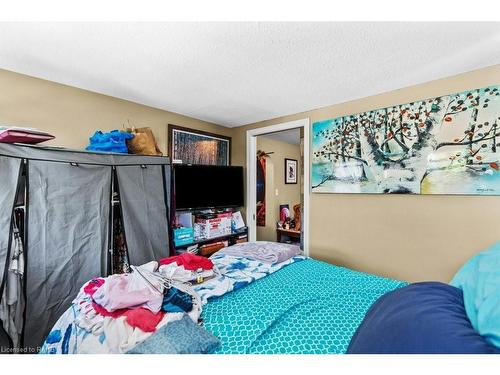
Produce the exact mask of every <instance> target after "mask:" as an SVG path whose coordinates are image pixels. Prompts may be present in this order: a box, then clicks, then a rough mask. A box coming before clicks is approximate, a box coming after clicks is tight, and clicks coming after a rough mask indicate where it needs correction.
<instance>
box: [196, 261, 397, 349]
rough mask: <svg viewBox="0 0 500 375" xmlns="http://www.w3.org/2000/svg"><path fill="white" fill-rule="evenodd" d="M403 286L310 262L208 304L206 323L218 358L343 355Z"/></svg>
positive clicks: (294, 265)
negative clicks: (385, 298)
mask: <svg viewBox="0 0 500 375" xmlns="http://www.w3.org/2000/svg"><path fill="white" fill-rule="evenodd" d="M405 285H407V283H405V282H401V281H397V280H391V279H386V278H382V277H378V276H375V275H370V274H365V273H361V272H356V271H353V270H350V269H347V268H342V267H337V266H332V265H330V264H327V263H324V262H321V261H317V260H313V259H309V258H308V259H305V260H301V261H298V262H295V263H292V264H290V265H287V266H286V267H284V268H282V269H281V270H279V271H278V272H275V273H272V274H270V275H269V276H266V277H264V278H262V279H260V280H256V281H254V282H253V283H251V284H249V285H247V286H245V287H244V288H241V289H238V290H236V291H233V292H231V293H228V294H226V295H224V296H222V297H213V298H210V301H209V303H208V304H207V305H205V306H204V310H203V313H202V318H203V321H204V327H205V328H206V329H208V330H209V331H211V332H212V333H213V334H214V335H215V336H217V337H218V338H219V339H220V340H221V342H222V346H221V347H220V348H219V349H218V350H217V351H216V352H215V353H221V354H223V353H224V354H229V353H232V354H244V353H254V354H257V353H259V354H279V353H286V354H306V353H310V354H326V353H345V352H346V350H347V347H348V345H349V342H350V340H351V337H352V335H353V334H354V332H355V330H356V328H357V327H358V325H359V324H360V323H361V321H362V320H363V317H364V316H365V313H366V312H367V310H368V308H369V307H370V306H371V304H372V303H373V302H375V300H377V298H378V297H380V296H381V295H383V294H385V293H387V292H388V291H390V290H393V289H396V288H399V287H402V286H405Z"/></svg>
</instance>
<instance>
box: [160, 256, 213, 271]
mask: <svg viewBox="0 0 500 375" xmlns="http://www.w3.org/2000/svg"><path fill="white" fill-rule="evenodd" d="M174 262H175V263H177V265H178V266H183V267H184V269H186V270H189V271H196V270H197V269H200V268H201V269H203V270H211V269H212V268H213V267H214V264H213V263H212V261H211V260H210V259H208V258H205V257H202V256H199V255H195V254H191V253H187V252H186V253H183V254H181V255H176V256H172V257H168V258H163V259H160V265H166V264H170V263H174Z"/></svg>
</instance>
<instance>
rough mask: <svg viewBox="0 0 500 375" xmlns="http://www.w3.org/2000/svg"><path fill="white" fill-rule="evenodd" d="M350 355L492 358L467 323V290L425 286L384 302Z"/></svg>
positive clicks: (358, 334)
mask: <svg viewBox="0 0 500 375" xmlns="http://www.w3.org/2000/svg"><path fill="white" fill-rule="evenodd" d="M347 353H351V354H355V353H356V354H382V353H387V354H389V353H392V354H395V353H400V354H412V353H413V354H417V353H420V354H432V353H441V354H451V353H455V354H458V353H460V354H466V353H470V354H483V353H484V354H492V353H500V350H499V349H498V348H495V347H494V346H492V345H490V344H489V343H487V342H486V341H485V340H484V339H483V337H482V336H480V335H479V334H478V333H477V332H476V331H474V328H472V325H471V323H470V321H469V319H468V318H467V315H466V313H465V307H464V302H463V296H462V291H461V290H460V289H458V288H455V287H453V286H451V285H448V284H443V283H439V282H423V283H415V284H411V285H408V286H406V287H404V288H400V289H396V290H394V291H391V292H389V293H387V294H385V295H383V296H382V297H380V298H379V299H378V300H377V301H376V302H375V303H374V304H373V305H372V307H370V309H369V310H368V312H367V314H366V316H365V318H364V320H363V321H362V322H361V325H360V326H359V327H358V329H357V330H356V333H355V334H354V336H353V337H352V339H351V343H350V344H349V348H348V349H347Z"/></svg>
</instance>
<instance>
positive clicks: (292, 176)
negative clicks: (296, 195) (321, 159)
mask: <svg viewBox="0 0 500 375" xmlns="http://www.w3.org/2000/svg"><path fill="white" fill-rule="evenodd" d="M296 183H297V160H295V159H285V184H296Z"/></svg>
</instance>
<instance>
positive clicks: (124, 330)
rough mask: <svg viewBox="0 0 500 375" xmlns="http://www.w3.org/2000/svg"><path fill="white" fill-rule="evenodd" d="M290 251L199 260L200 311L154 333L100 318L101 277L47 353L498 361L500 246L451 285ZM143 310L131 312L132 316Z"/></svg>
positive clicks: (234, 250) (196, 292)
mask: <svg viewBox="0 0 500 375" xmlns="http://www.w3.org/2000/svg"><path fill="white" fill-rule="evenodd" d="M240 246H241V247H240ZM280 246H282V247H281V248H279V249H277V248H276V244H273V243H267V244H262V243H253V244H247V245H235V246H232V247H229V248H225V249H223V250H221V251H219V252H217V253H216V254H214V255H212V256H211V257H210V261H208V260H207V259H206V258H201V257H198V258H197V259H198V260H200V261H203V263H207V262H208V263H210V267H213V270H216V271H217V272H216V273H215V277H212V278H210V279H207V280H205V281H204V282H202V283H201V284H197V285H195V286H186V285H187V284H182V285H183V287H185V288H187V289H185V291H189V292H190V293H191V294H189V296H188V297H189V298H190V299H191V298H192V301H194V302H193V308H192V309H191V310H189V312H188V313H186V312H167V313H163V312H162V313H159V314H160V315H159V316H158V315H154V316H153V317H152V316H151V315H149V318H148V319H150V320H151V318H153V320H154V319H156V318H158V321H157V322H155V323H154V326H153V327H152V328H151V329H150V330H146V329H145V328H144V329H140V328H138V327H139V326H140V325H141V324H144V321H143V320H139V322H138V323H140V324H139V325H138V326H137V327H135V328H134V327H133V324H132V322H130V325H129V324H125V319H128V317H129V316H128V315H127V316H126V318H125V317H123V316H120V317H118V318H116V317H106V316H101V314H100V313H97V314H96V313H95V312H96V311H94V310H92V309H93V308H92V307H91V306H93V304H94V302H95V301H94V300H93V299H92V297H91V294H88V293H87V289H88V290H94V289H93V288H94V286H95V285H94V284H93V283H97V284H99V283H101V285H102V283H104V286H106V285H110V284H109V281H105V280H104V279H101V280H96V279H94V280H91V281H89V282H88V283H86V284H84V286H82V289H81V290H80V293H79V295H78V296H77V297H76V298H75V300H74V301H73V304H72V306H71V307H70V308H69V309H68V310H67V311H66V312H65V313H64V314H63V315H62V316H61V318H60V319H59V320H58V321H57V323H56V324H55V325H54V327H53V328H52V330H51V332H50V333H49V334H48V336H47V338H46V340H45V342H44V344H43V346H42V348H41V350H40V352H41V353H49V354H59V353H62V354H66V353H131V354H132V353H211V354H334V353H335V354H337V353H338V354H339V353H349V354H381V353H386V354H389V353H400V354H401V353H407V354H410V353H419V354H423V353H428V354H430V353H441V354H442V353H447V354H451V353H454V354H458V353H460V354H466V353H467V354H500V303H499V302H500V293H499V291H500V289H499V285H500V284H499V280H500V242H499V243H497V244H495V245H493V246H492V247H491V248H490V249H488V250H486V251H483V252H480V253H478V254H476V255H475V256H474V257H472V258H471V259H470V260H469V261H468V262H466V263H465V264H464V266H463V267H462V268H461V269H460V270H459V271H458V272H457V274H456V275H455V277H454V279H453V280H452V282H451V284H445V283H440V282H420V283H413V284H408V283H406V282H404V281H398V280H393V279H388V278H383V277H380V276H375V275H370V274H366V273H362V272H357V271H353V270H350V269H347V268H343V267H338V266H335V265H331V264H327V263H324V262H321V261H319V260H315V259H312V258H309V257H306V256H303V255H298V254H299V253H300V251H299V250H298V248H297V247H296V249H286V248H284V247H283V246H285V245H280ZM190 257H195V256H193V255H190ZM186 259H187V258H186ZM168 261H173V260H172V259H171V258H169V259H168ZM161 263H162V262H160V264H161ZM154 264H156V262H150V263H148V264H146V265H143V266H140V267H133V269H134V272H132V273H131V274H126V275H123V276H124V277H125V278H133V277H139V276H138V275H142V272H145V269H146V268H147V267H151V270H150V272H151V275H152V276H155V275H157V273H161V272H162V269H161V267H160V269H159V271H158V270H157V268H156V266H154ZM172 264H173V263H171V264H170V265H169V266H168V267H172ZM144 267H146V268H144ZM173 267H174V268H175V267H179V268H182V267H183V266H181V263H179V264H175V265H173ZM183 269H184V268H183ZM139 270H142V271H141V272H139ZM134 275H135V276H134ZM116 276H117V275H114V276H111V277H116ZM155 277H156V276H155ZM153 279H154V278H153ZM169 280H170V279H169ZM106 283H108V284H106ZM141 283H142V284H144V281H141ZM96 287H97V288H100V287H99V286H96ZM141 288H142V287H141ZM96 290H98V291H99V289H96ZM167 290H168V291H169V293H170V292H172V289H171V288H170V289H167ZM89 293H90V292H89ZM96 293H98V292H96ZM165 296H167V297H168V293H167V294H165ZM94 298H95V297H94ZM162 298H163V294H162V293H161V292H160V301H161V299H162ZM164 301H165V300H164ZM195 302H196V303H195ZM195 306H196V308H194V307H195ZM89 307H90V310H89ZM139 310H140V309H138V308H136V307H131V308H130V309H126V312H125V314H129V313H130V314H131V315H132V314H135V313H137V312H138V311H139ZM89 311H90V315H89ZM184 311H188V310H184ZM139 312H140V311H139ZM103 314H104V313H103ZM127 322H128V320H127ZM131 325H132V326H131Z"/></svg>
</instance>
